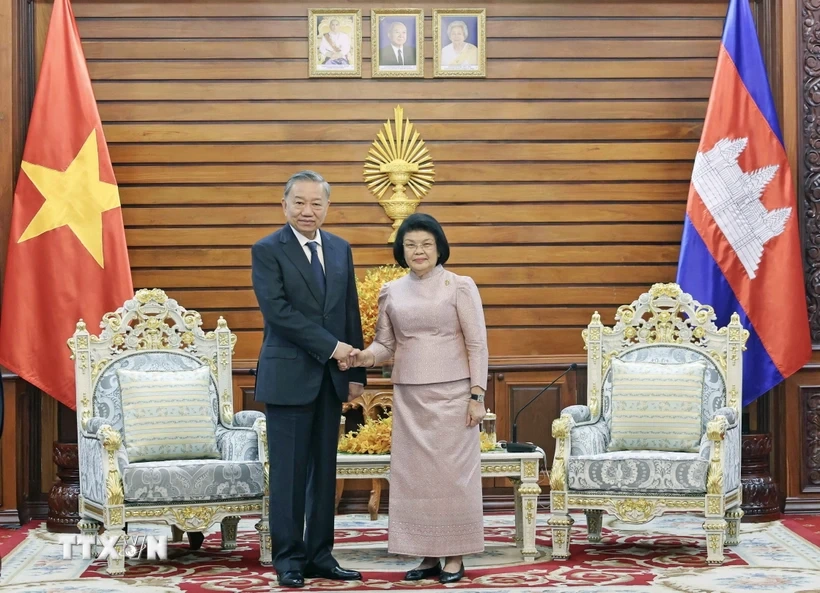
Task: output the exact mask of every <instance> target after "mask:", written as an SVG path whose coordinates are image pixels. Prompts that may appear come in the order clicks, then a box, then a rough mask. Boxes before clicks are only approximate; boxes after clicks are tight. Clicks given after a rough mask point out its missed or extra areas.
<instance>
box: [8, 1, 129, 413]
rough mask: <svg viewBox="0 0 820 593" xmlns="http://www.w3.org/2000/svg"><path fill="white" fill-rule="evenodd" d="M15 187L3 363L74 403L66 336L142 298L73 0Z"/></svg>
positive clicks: (61, 8) (63, 6)
mask: <svg viewBox="0 0 820 593" xmlns="http://www.w3.org/2000/svg"><path fill="white" fill-rule="evenodd" d="M21 168H22V171H21V172H20V177H19V178H18V180H17V187H16V189H15V192H14V206H13V210H12V219H11V232H10V234H9V249H8V259H7V260H6V274H5V284H4V286H3V302H2V318H0V364H2V365H3V366H5V367H6V368H8V369H9V370H11V371H13V372H15V373H17V374H18V375H19V376H20V377H22V378H23V379H25V380H26V381H28V382H29V383H31V384H33V385H35V386H36V387H39V388H40V389H41V390H43V391H44V392H46V393H48V394H49V395H51V396H52V397H54V398H56V399H57V400H59V401H60V402H62V403H64V404H65V405H67V406H69V407H70V408H72V409H74V408H75V407H76V404H75V386H74V363H73V362H72V361H71V360H70V358H69V356H70V354H71V353H70V351H69V349H68V347H67V346H66V340H68V338H70V337H71V335H72V334H73V333H74V329H75V327H76V324H77V321H78V320H79V319H84V320H85V321H86V322H87V323H88V325H89V329H90V330H92V331H93V330H94V328H96V327H97V324H98V323H99V322H100V320H101V319H102V316H103V315H104V314H105V313H106V312H108V311H113V310H116V308H117V307H119V306H121V305H122V304H123V302H124V301H125V300H127V299H129V298H131V297H132V296H133V295H134V289H133V284H132V281H131V267H130V264H129V262H128V251H127V249H126V245H125V229H124V227H123V222H122V210H121V209H120V198H119V191H118V189H117V182H116V180H115V179H114V170H113V168H112V166H111V157H110V156H109V154H108V146H107V145H106V143H105V137H104V136H103V129H102V123H101V122H100V114H99V112H98V111H97V103H96V100H95V99H94V92H93V91H92V88H91V78H90V77H89V75H88V68H87V66H86V63H85V56H84V55H83V49H82V46H81V44H80V34H79V32H78V31H77V25H76V23H75V22H74V14H73V13H72V10H71V5H70V3H69V0H56V1H55V2H54V8H53V10H52V13H51V23H50V25H49V28H48V36H47V37H46V45H45V51H44V53H43V63H42V68H41V70H40V79H39V81H38V82H37V93H36V95H35V97H34V107H33V109H32V112H31V120H30V121H29V129H28V137H27V138H26V146H25V150H24V151H23V163H22V166H21Z"/></svg>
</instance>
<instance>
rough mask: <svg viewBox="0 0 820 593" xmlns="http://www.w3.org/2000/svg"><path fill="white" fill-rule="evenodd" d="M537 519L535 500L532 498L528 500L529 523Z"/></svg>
mask: <svg viewBox="0 0 820 593" xmlns="http://www.w3.org/2000/svg"><path fill="white" fill-rule="evenodd" d="M534 519H535V502H534V501H532V500H528V501H527V523H532V522H533V520H534Z"/></svg>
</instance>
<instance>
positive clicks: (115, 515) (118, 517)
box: [108, 508, 125, 525]
mask: <svg viewBox="0 0 820 593" xmlns="http://www.w3.org/2000/svg"><path fill="white" fill-rule="evenodd" d="M108 517H109V519H111V523H113V524H114V525H122V524H123V523H125V521H123V518H122V508H116V509H108Z"/></svg>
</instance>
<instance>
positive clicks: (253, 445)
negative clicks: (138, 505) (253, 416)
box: [217, 428, 259, 462]
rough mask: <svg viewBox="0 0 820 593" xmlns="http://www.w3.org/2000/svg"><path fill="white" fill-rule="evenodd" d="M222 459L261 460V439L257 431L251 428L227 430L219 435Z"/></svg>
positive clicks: (218, 443)
mask: <svg viewBox="0 0 820 593" xmlns="http://www.w3.org/2000/svg"><path fill="white" fill-rule="evenodd" d="M217 446H218V447H219V451H220V453H221V454H222V461H256V462H259V441H258V439H257V436H256V432H254V431H253V430H251V429H249V428H234V429H232V430H225V431H223V432H222V434H221V436H219V437H217Z"/></svg>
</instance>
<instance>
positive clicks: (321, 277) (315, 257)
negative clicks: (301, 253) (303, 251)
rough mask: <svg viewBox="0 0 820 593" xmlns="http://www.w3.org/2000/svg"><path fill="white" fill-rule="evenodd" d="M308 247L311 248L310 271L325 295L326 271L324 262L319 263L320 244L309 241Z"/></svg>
mask: <svg viewBox="0 0 820 593" xmlns="http://www.w3.org/2000/svg"><path fill="white" fill-rule="evenodd" d="M307 246H308V247H309V248H310V269H311V270H312V271H313V277H314V278H315V279H316V283H317V284H318V285H319V288H320V289H321V291H322V295H324V294H325V271H324V270H323V269H322V262H320V261H319V244H318V243H317V242H316V241H308V244H307Z"/></svg>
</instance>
